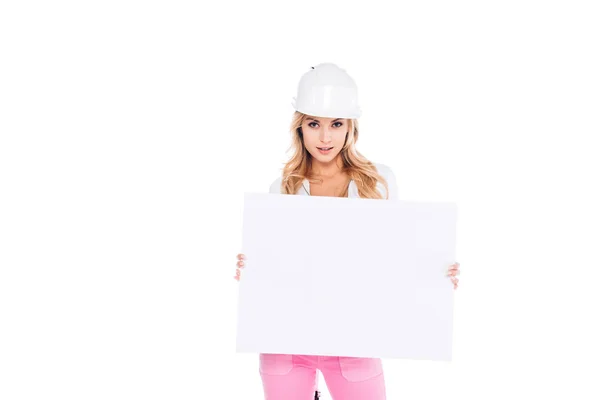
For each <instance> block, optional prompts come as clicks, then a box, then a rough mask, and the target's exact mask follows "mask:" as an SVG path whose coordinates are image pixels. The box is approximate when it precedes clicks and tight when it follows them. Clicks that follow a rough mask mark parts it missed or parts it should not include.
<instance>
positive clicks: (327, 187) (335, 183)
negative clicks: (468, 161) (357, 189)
mask: <svg viewBox="0 0 600 400" xmlns="http://www.w3.org/2000/svg"><path fill="white" fill-rule="evenodd" d="M349 185H350V178H349V177H347V176H343V177H340V178H336V179H328V180H324V181H323V182H316V183H315V182H311V183H310V195H311V196H329V197H340V196H342V197H347V196H348V187H349Z"/></svg>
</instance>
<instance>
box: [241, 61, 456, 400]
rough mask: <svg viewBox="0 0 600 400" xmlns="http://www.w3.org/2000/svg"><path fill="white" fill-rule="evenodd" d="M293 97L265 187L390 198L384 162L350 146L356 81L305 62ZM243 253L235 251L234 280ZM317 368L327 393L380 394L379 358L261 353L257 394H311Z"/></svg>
mask: <svg viewBox="0 0 600 400" xmlns="http://www.w3.org/2000/svg"><path fill="white" fill-rule="evenodd" d="M295 100H296V101H295V102H294V108H295V110H296V111H295V113H294V117H293V121H292V125H291V132H292V141H293V142H292V149H293V150H294V154H293V155H292V157H291V159H290V160H289V161H288V162H287V164H286V165H285V167H284V169H283V174H282V176H281V177H279V178H277V179H276V180H275V181H274V182H273V184H272V185H271V188H270V193H281V194H298V195H308V196H333V197H361V198H371V199H392V200H395V199H397V188H396V178H395V175H394V173H393V172H392V171H391V169H390V168H389V167H387V166H385V165H383V164H375V163H372V162H370V161H369V160H367V159H366V158H365V157H363V156H362V155H361V154H360V153H359V152H358V151H357V150H356V141H357V139H358V122H357V118H358V117H359V116H360V109H359V107H358V101H357V88H356V85H355V83H354V80H353V79H352V78H351V77H350V76H349V75H348V74H347V73H346V72H345V71H344V70H343V69H341V68H339V67H337V66H336V65H334V64H330V63H325V64H320V65H318V66H316V67H313V68H312V70H310V71H309V72H307V73H306V74H304V76H303V77H302V78H301V80H300V83H299V85H298V95H297V98H296V99H295ZM244 259H245V256H244V255H243V254H238V260H239V261H238V263H237V269H236V276H235V279H237V280H238V281H239V279H240V274H241V272H240V268H243V267H244V261H243V260H244ZM458 274H459V264H458V263H455V264H453V265H451V266H450V267H449V268H448V274H447V275H448V276H449V277H450V279H451V280H452V283H453V284H454V289H456V288H457V287H458V279H457V278H456V275H458ZM317 369H318V370H320V371H321V373H322V374H323V378H324V379H325V382H326V384H327V388H328V389H329V392H330V394H331V395H332V397H333V399H336V400H338V399H339V400H353V399H357V400H358V399H361V400H364V399H369V400H383V399H385V398H386V395H385V382H384V377H383V370H382V365H381V360H380V359H376V358H358V357H331V356H305V355H292V354H261V355H260V373H261V377H262V381H263V387H264V392H265V399H269V400H271V399H273V400H279V399H281V400H309V399H318V398H319V392H318V391H317V387H316V382H317V381H318V377H317ZM313 393H314V397H313Z"/></svg>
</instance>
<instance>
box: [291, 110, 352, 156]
mask: <svg viewBox="0 0 600 400" xmlns="http://www.w3.org/2000/svg"><path fill="white" fill-rule="evenodd" d="M348 126H349V125H348V120H347V119H345V118H322V117H307V118H306V119H305V120H304V122H302V134H303V136H304V146H305V147H306V150H308V152H309V153H310V155H311V156H313V158H315V159H316V160H318V161H320V162H323V163H327V162H330V161H331V160H333V159H335V157H336V156H337V155H338V154H339V153H340V151H341V150H342V147H343V146H344V142H345V141H346V134H347V133H348Z"/></svg>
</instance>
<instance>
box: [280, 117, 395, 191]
mask: <svg viewBox="0 0 600 400" xmlns="http://www.w3.org/2000/svg"><path fill="white" fill-rule="evenodd" d="M308 117H309V115H306V114H303V113H301V112H298V111H295V112H294V115H293V118H292V123H291V126H290V132H291V134H292V144H291V146H290V147H289V148H288V150H287V151H290V150H292V151H293V154H292V156H291V157H290V159H289V160H288V161H287V162H286V163H285V166H284V168H283V177H282V182H281V189H282V190H281V193H284V194H296V193H297V192H298V190H299V189H300V187H301V186H302V181H303V180H304V179H308V180H309V182H319V181H322V180H319V179H316V178H315V177H314V176H313V174H312V168H311V165H312V156H311V155H310V153H309V152H308V150H306V147H305V146H304V140H303V138H302V123H303V122H304V120H305V119H306V118H308ZM348 122H349V124H348V125H349V129H348V133H347V134H346V141H345V142H344V146H343V147H342V150H341V151H340V154H339V155H338V156H340V157H341V159H342V161H343V166H342V171H343V172H345V173H346V174H347V175H348V176H349V177H350V179H351V180H353V181H354V182H355V183H356V187H357V188H358V195H359V197H362V198H368V199H382V198H383V196H382V195H381V193H380V192H379V190H377V182H381V183H382V184H383V186H384V187H385V190H386V193H387V195H386V199H388V198H389V187H388V183H387V181H386V180H385V178H384V177H383V176H381V175H380V174H379V173H378V172H377V167H376V166H375V164H373V163H372V162H371V161H369V160H368V159H367V158H366V157H364V156H363V155H362V154H360V153H359V152H358V151H357V150H356V142H357V140H358V120H356V119H350V120H348ZM348 186H349V182H348V185H347V186H346V189H345V190H344V192H343V193H342V194H341V195H340V197H347V196H348Z"/></svg>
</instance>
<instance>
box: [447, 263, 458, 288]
mask: <svg viewBox="0 0 600 400" xmlns="http://www.w3.org/2000/svg"><path fill="white" fill-rule="evenodd" d="M456 275H460V264H459V263H457V262H456V263H454V264H452V265H451V266H449V267H448V273H447V274H446V276H449V277H450V280H451V281H452V283H453V284H454V289H455V290H456V288H457V287H458V278H457V277H456Z"/></svg>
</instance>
